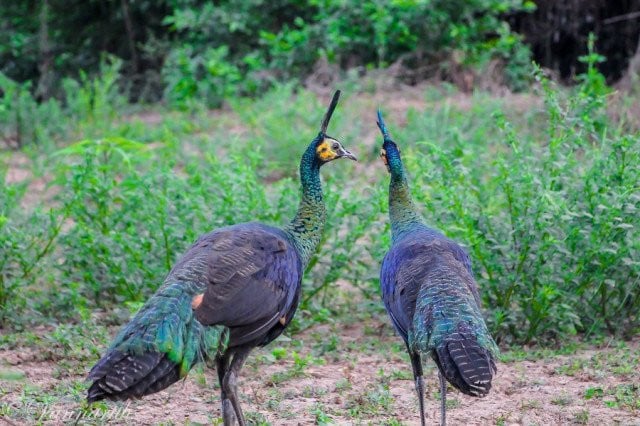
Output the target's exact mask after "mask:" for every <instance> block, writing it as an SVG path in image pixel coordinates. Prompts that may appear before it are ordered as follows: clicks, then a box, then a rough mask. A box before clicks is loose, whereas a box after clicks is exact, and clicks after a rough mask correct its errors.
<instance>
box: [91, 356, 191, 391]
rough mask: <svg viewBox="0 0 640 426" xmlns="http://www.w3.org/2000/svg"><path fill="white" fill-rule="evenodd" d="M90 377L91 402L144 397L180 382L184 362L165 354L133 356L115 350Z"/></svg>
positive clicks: (95, 368) (100, 363) (97, 366)
mask: <svg viewBox="0 0 640 426" xmlns="http://www.w3.org/2000/svg"><path fill="white" fill-rule="evenodd" d="M89 379H90V380H94V382H93V384H92V385H91V387H90V388H89V392H88V395H87V401H88V402H94V401H99V400H101V399H111V400H124V399H129V398H141V397H143V396H145V395H149V394H152V393H155V392H158V391H161V390H162V389H165V388H166V387H168V386H169V385H172V384H173V383H175V382H177V381H178V380H179V379H180V365H178V364H177V363H175V362H172V361H170V360H169V359H168V357H167V354H164V353H158V352H147V353H143V354H140V355H130V354H124V353H122V352H119V351H112V352H110V353H108V354H107V356H105V357H104V358H102V359H101V360H100V361H99V362H98V364H96V366H95V367H94V368H93V369H92V370H91V373H89Z"/></svg>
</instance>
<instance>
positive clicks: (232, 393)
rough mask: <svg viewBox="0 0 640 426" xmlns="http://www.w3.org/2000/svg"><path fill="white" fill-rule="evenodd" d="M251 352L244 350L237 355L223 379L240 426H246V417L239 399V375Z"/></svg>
mask: <svg viewBox="0 0 640 426" xmlns="http://www.w3.org/2000/svg"><path fill="white" fill-rule="evenodd" d="M250 351H251V349H243V350H240V351H238V352H236V353H235V355H234V356H233V360H232V361H231V366H230V367H229V370H228V371H227V373H226V374H225V376H224V379H223V389H224V392H225V393H226V394H227V398H228V399H229V401H231V405H232V406H233V409H234V411H235V414H236V418H237V419H238V424H239V425H240V426H245V424H246V422H245V420H244V415H243V414H242V409H241V408H240V400H239V399H238V374H239V373H240V369H241V368H242V365H243V364H244V362H245V361H246V359H247V356H249V352H250ZM225 426H226V423H225Z"/></svg>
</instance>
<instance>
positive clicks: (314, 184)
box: [284, 135, 327, 269]
mask: <svg viewBox="0 0 640 426" xmlns="http://www.w3.org/2000/svg"><path fill="white" fill-rule="evenodd" d="M321 137H322V135H319V136H318V138H316V139H315V140H314V141H313V142H311V144H310V145H309V147H308V148H307V150H306V151H305V153H304V154H303V155H302V160H301V161H300V181H301V183H302V199H301V200H300V206H299V207H298V212H297V213H296V215H295V216H294V218H293V220H291V222H290V223H289V224H288V225H287V226H286V227H285V228H284V230H285V232H286V233H287V234H289V235H290V236H291V239H292V241H293V244H294V246H295V247H296V249H297V250H298V254H299V255H300V259H301V260H302V266H303V269H305V268H306V267H307V265H308V264H309V260H310V259H311V256H312V255H313V253H314V252H315V251H316V248H317V247H318V244H319V243H320V239H321V238H322V232H323V231H324V224H325V221H326V216H327V211H326V208H325V206H324V201H323V199H322V185H321V183H320V162H319V161H318V159H317V157H316V145H317V143H318V140H319V138H321Z"/></svg>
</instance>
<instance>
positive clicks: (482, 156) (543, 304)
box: [372, 72, 640, 343]
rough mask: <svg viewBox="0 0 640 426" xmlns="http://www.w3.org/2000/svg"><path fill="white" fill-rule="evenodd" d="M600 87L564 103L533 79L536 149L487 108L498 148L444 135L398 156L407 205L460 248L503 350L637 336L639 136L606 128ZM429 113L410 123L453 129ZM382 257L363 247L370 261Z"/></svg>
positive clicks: (589, 83) (590, 81) (589, 84)
mask: <svg viewBox="0 0 640 426" xmlns="http://www.w3.org/2000/svg"><path fill="white" fill-rule="evenodd" d="M600 77H601V76H599V75H595V74H593V75H592V76H591V77H590V76H589V75H587V76H585V77H583V78H581V82H582V83H581V85H580V86H579V87H578V88H577V89H576V93H575V94H574V95H572V96H571V97H570V98H569V99H567V100H566V101H562V100H561V99H560V92H558V91H557V90H556V89H555V88H554V87H553V85H552V84H551V83H550V82H549V81H548V80H547V79H546V78H545V77H544V76H542V74H541V73H540V72H539V73H538V74H537V78H538V80H539V81H540V85H541V87H542V89H543V94H544V97H545V103H546V121H547V128H546V132H545V133H544V136H543V137H542V138H540V139H538V138H532V135H527V134H519V133H518V132H517V131H516V130H515V129H514V127H513V125H512V124H511V123H510V122H509V120H508V119H507V118H506V117H505V115H504V113H503V112H502V111H501V110H497V111H496V112H494V114H493V120H494V122H495V124H496V125H497V127H498V128H499V129H500V131H501V135H500V136H499V138H497V139H496V140H503V141H504V142H503V143H494V142H491V141H492V139H491V137H488V135H487V133H484V132H482V133H480V134H477V135H478V136H479V137H478V136H471V137H469V136H467V137H464V136H461V135H460V134H459V133H458V130H457V129H456V128H455V127H453V128H450V130H448V131H447V130H445V131H444V134H441V135H438V136H436V137H434V136H430V137H429V138H428V139H426V140H425V139H424V138H422V137H419V138H417V142H416V145H415V146H414V147H413V148H411V149H408V150H406V151H407V152H406V155H405V158H406V163H407V165H408V169H409V170H410V172H411V174H412V175H413V176H414V179H413V181H412V189H413V193H414V197H415V199H416V200H417V201H418V203H419V204H421V205H424V206H426V209H427V214H426V216H427V218H428V221H429V222H430V223H431V224H432V225H434V226H436V227H438V228H440V229H441V230H443V231H444V232H446V233H447V234H448V235H450V236H452V237H453V238H455V239H457V240H459V241H461V242H464V243H465V244H467V245H468V250H469V252H470V255H471V258H472V260H473V262H474V269H475V271H476V275H477V277H478V281H479V285H480V287H481V294H482V296H483V298H484V306H485V309H486V310H487V313H488V321H489V326H490V328H491V329H492V330H493V332H494V333H495V336H496V337H497V338H498V339H499V340H501V341H503V342H504V341H507V342H517V343H528V342H531V341H537V342H540V341H545V340H547V339H550V338H551V339H558V340H559V339H562V338H566V337H567V336H571V335H575V334H577V333H581V334H585V335H587V336H590V335H593V334H597V335H600V334H602V333H605V332H606V333H611V334H615V335H620V336H624V337H630V336H632V335H633V334H634V333H636V332H637V330H638V327H640V316H638V312H640V290H639V289H640V287H638V282H639V281H638V280H639V279H640V262H639V261H638V259H639V256H638V255H639V254H640V251H639V250H640V244H639V243H638V241H640V240H639V238H640V233H639V232H640V221H639V220H638V215H637V211H638V208H640V195H639V193H638V187H637V184H638V182H639V181H640V167H639V166H640V144H639V143H638V142H639V136H638V135H637V134H636V135H625V134H621V133H620V131H619V130H617V129H616V128H611V127H610V126H609V124H608V123H607V122H606V114H605V111H604V109H603V108H604V105H605V100H604V96H605V95H606V91H605V92H603V91H601V90H600V89H601V88H602V86H600V85H599V83H598V82H599V81H600ZM594 79H595V80H594ZM594 88H596V89H597V90H595V91H594ZM585 110H587V111H589V113H588V114H585V113H584V111H585ZM439 114H440V116H435V117H434V112H433V111H429V113H428V114H427V115H425V116H417V117H412V119H413V120H416V121H417V122H421V121H422V122H424V123H433V124H434V125H436V124H435V123H446V122H450V121H451V117H449V116H447V115H448V114H449V112H447V111H440V112H439ZM485 114H486V112H485ZM442 115H444V116H442ZM471 125H472V126H473V125H474V124H473V123H471ZM461 130H462V131H465V129H464V127H462V128H461ZM422 134H426V135H432V134H437V130H435V129H434V131H425V132H424V133H422ZM476 137H477V140H475V138H476ZM397 139H398V140H400V141H402V140H404V138H403V137H401V136H399V137H397ZM434 139H436V140H437V141H435V140H434ZM383 196H384V194H383ZM381 252H384V248H382V249H381V248H378V247H374V248H373V249H372V253H374V254H373V257H374V258H378V259H380V258H381Z"/></svg>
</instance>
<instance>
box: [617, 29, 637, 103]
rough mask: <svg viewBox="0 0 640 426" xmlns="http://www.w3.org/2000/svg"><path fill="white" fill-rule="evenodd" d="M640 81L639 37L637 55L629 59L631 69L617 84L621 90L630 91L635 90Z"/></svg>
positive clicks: (628, 69)
mask: <svg viewBox="0 0 640 426" xmlns="http://www.w3.org/2000/svg"><path fill="white" fill-rule="evenodd" d="M639 81H640V37H638V46H637V47H636V53H635V54H634V55H633V56H632V57H631V58H630V59H629V67H628V68H627V72H626V73H625V75H624V77H622V78H621V79H620V82H619V83H618V84H617V86H618V88H619V89H621V90H625V91H629V90H632V89H633V88H634V86H636V85H637V84H638V82H639Z"/></svg>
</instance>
